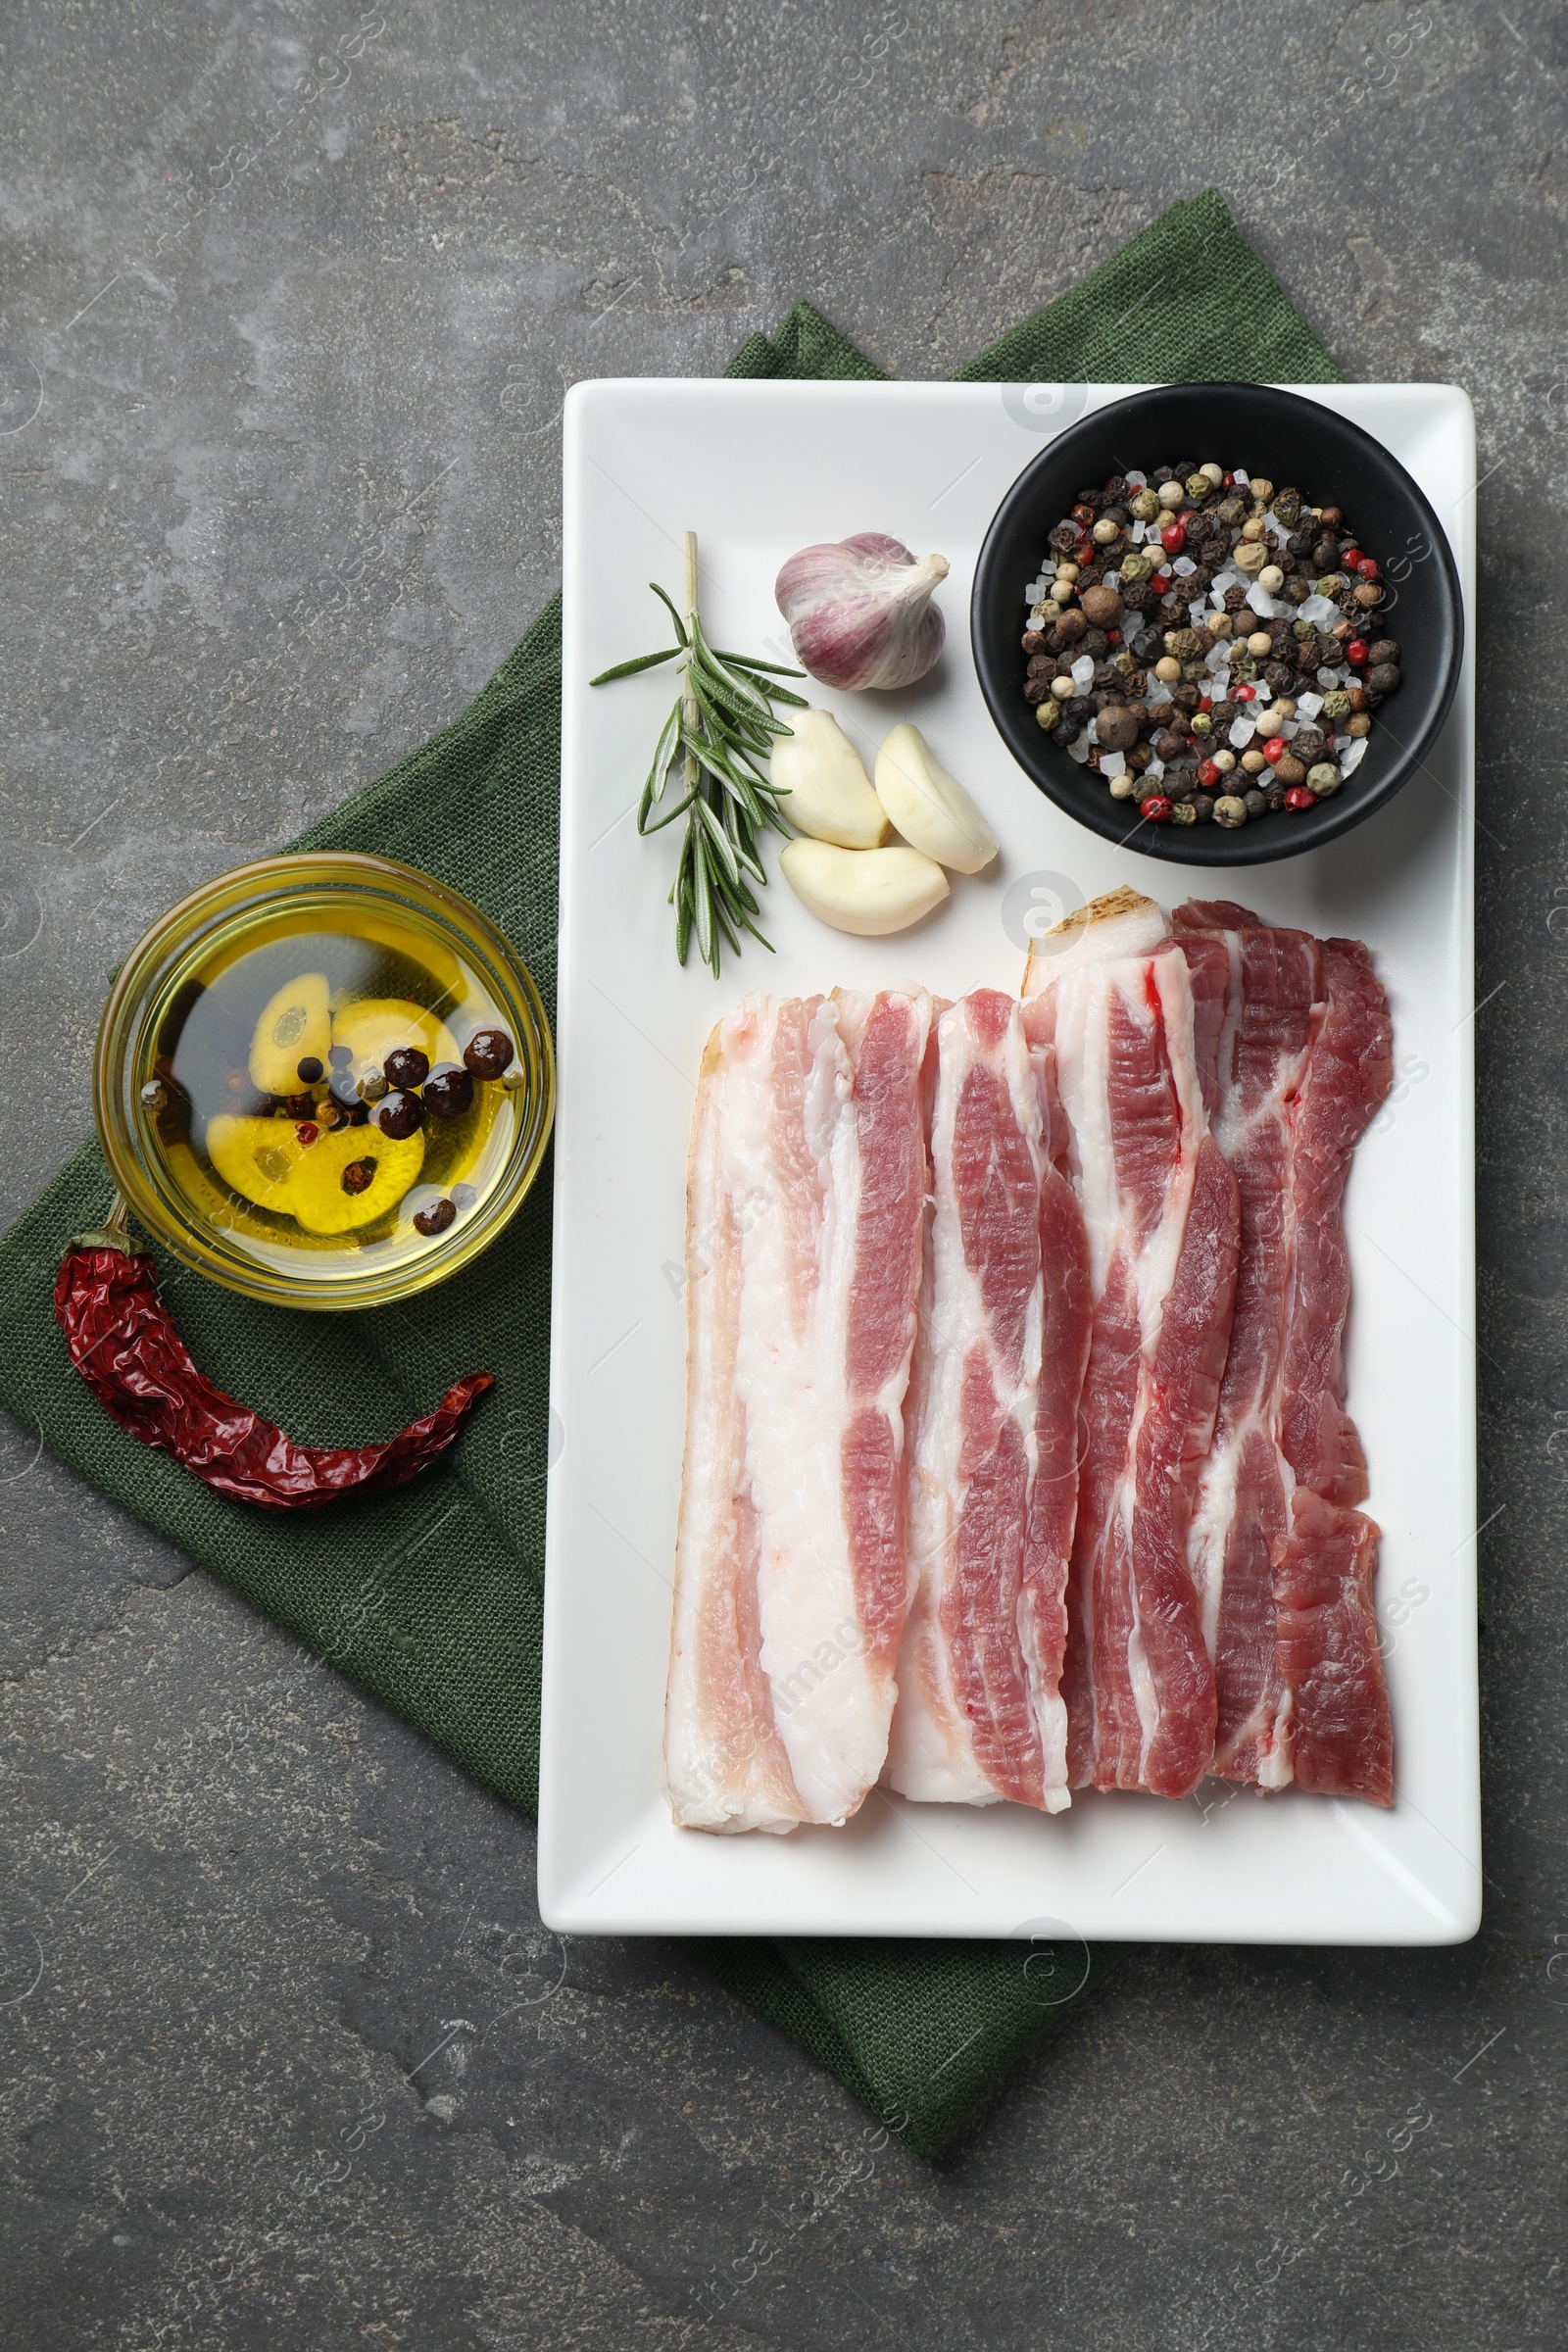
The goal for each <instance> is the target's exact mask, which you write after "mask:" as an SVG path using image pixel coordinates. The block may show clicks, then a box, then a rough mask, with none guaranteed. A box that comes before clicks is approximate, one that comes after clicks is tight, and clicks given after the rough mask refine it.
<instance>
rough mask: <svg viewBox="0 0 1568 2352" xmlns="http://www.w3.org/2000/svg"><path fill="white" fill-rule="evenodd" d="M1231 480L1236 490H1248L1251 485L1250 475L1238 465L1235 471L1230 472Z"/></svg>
mask: <svg viewBox="0 0 1568 2352" xmlns="http://www.w3.org/2000/svg"><path fill="white" fill-rule="evenodd" d="M1231 480H1232V482H1233V483H1234V485H1235V487H1236V488H1237V489H1238V490H1250V488H1251V487H1252V477H1251V475H1250V473H1248V472H1247V471H1245V469H1244V468H1243V467H1242V466H1237V467H1236V469H1235V471H1234V472H1233V473H1232V475H1231Z"/></svg>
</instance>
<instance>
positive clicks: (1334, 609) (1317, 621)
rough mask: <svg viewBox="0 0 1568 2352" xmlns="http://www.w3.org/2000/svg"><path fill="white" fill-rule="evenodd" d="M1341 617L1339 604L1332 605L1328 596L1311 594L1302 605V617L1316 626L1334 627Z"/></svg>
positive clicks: (1321, 627)
mask: <svg viewBox="0 0 1568 2352" xmlns="http://www.w3.org/2000/svg"><path fill="white" fill-rule="evenodd" d="M1339 617H1340V609H1339V606H1338V605H1331V604H1330V603H1329V600H1328V598H1327V597H1326V596H1309V597H1308V598H1307V600H1306V602H1305V604H1304V605H1303V606H1302V607H1301V618H1302V619H1303V620H1309V621H1310V622H1311V623H1312V625H1313V627H1314V628H1320V629H1323V628H1332V627H1333V625H1334V623H1335V622H1336V621H1337V620H1338V619H1339Z"/></svg>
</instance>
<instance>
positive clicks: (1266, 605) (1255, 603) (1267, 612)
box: [1247, 580, 1274, 620]
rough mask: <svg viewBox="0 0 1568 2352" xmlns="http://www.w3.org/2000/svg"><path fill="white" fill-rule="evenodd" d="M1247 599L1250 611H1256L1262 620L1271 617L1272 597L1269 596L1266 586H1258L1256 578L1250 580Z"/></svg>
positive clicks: (1272, 610)
mask: <svg viewBox="0 0 1568 2352" xmlns="http://www.w3.org/2000/svg"><path fill="white" fill-rule="evenodd" d="M1247 601H1248V603H1249V604H1250V606H1251V608H1252V611H1253V612H1254V613H1257V614H1258V615H1259V616H1260V618H1262V619H1263V620H1272V619H1273V617H1274V599H1273V598H1272V597H1271V596H1270V594H1269V592H1268V590H1267V589H1266V588H1260V587H1259V586H1258V584H1257V582H1256V580H1254V581H1253V582H1252V585H1251V586H1250V588H1249V590H1248V591H1247Z"/></svg>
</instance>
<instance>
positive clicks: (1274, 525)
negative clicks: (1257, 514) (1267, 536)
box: [1263, 507, 1291, 539]
mask: <svg viewBox="0 0 1568 2352" xmlns="http://www.w3.org/2000/svg"><path fill="white" fill-rule="evenodd" d="M1263 528H1264V530H1265V531H1272V532H1273V534H1274V536H1275V538H1276V539H1288V538H1289V537H1290V535H1291V526H1290V524H1289V523H1288V522H1281V520H1280V518H1279V516H1278V515H1276V514H1275V512H1274V510H1273V508H1272V507H1270V509H1269V511H1268V513H1267V514H1266V515H1264V517H1263Z"/></svg>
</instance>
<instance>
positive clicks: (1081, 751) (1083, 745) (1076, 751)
mask: <svg viewBox="0 0 1568 2352" xmlns="http://www.w3.org/2000/svg"><path fill="white" fill-rule="evenodd" d="M1067 757H1068V759H1069V760H1077V762H1078V764H1079V766H1080V767H1082V766H1083V764H1084V761H1085V760H1087V759H1088V757H1089V730H1088V728H1087V727H1086V728H1085V729H1084V731H1083V733H1082V734H1081V735H1080V736H1078V737H1077V738H1076V739H1075V741H1073V742H1072V743H1069V744H1068V746H1067Z"/></svg>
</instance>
